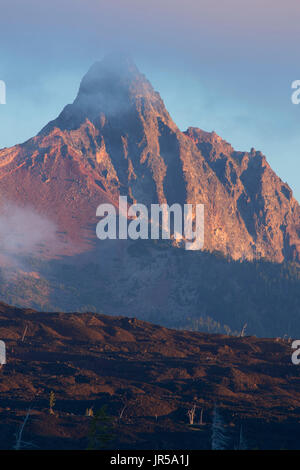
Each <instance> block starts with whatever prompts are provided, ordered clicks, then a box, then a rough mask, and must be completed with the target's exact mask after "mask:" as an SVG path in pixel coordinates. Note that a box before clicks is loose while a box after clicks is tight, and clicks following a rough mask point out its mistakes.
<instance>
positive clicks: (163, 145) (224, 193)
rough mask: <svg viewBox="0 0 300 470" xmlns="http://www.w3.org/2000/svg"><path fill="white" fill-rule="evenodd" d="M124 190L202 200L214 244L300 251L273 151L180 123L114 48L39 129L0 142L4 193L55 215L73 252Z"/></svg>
mask: <svg viewBox="0 0 300 470" xmlns="http://www.w3.org/2000/svg"><path fill="white" fill-rule="evenodd" d="M120 194H121V195H127V196H128V198H129V201H131V202H133V201H137V202H143V203H145V204H150V203H155V202H159V203H162V202H167V203H169V204H172V203H174V202H178V203H181V204H184V203H203V204H204V205H205V245H204V248H205V249H207V250H209V251H214V250H218V251H222V252H223V253H224V254H226V255H229V256H230V257H232V258H234V259H253V258H261V257H265V258H268V259H269V260H271V261H276V262H282V261H283V260H295V261H299V260H300V244H299V243H300V242H299V233H300V217H299V216H300V211H299V205H298V203H297V201H296V200H295V199H294V198H293V195H292V191H291V189H290V188H289V186H288V185H287V184H286V183H283V182H282V181H281V179H280V178H279V177H278V176H277V175H276V174H275V173H274V172H273V171H272V169H271V168H270V166H269V164H268V163H267V161H266V158H265V157H264V156H263V155H262V154H261V153H260V152H256V151H255V150H254V149H252V150H251V151H250V152H249V153H248V152H237V151H235V150H234V149H233V148H232V147H231V145H230V144H228V143H227V142H225V141H224V140H222V139H221V137H219V136H217V135H216V134H215V133H208V132H204V131H202V130H200V129H196V128H189V129H188V130H187V131H186V132H181V131H180V130H179V129H178V127H177V126H176V124H175V123H174V122H173V121H172V119H171V117H170V115H169V113H168V112H167V110H166V108H165V106H164V103H163V101H162V99H161V98H160V96H159V94H158V93H157V92H155V91H154V90H153V88H152V86H151V84H150V83H149V82H148V81H147V79H146V78H145V77H144V76H143V75H142V74H141V73H140V72H139V71H138V70H137V68H136V67H135V65H134V64H133V63H132V62H131V61H130V60H128V59H124V58H123V57H108V58H106V59H104V61H102V62H100V63H96V64H95V65H93V66H92V67H91V69H90V70H89V72H88V73H87V74H86V75H85V77H84V78H83V80H82V82H81V85H80V89H79V92H78V95H77V97H76V99H75V101H74V103H73V104H71V105H67V106H66V107H65V108H64V110H63V111H62V113H61V114H60V115H59V117H58V118H57V119H56V120H54V121H52V122H50V123H49V124H48V125H47V126H46V127H45V128H44V129H43V130H42V131H41V132H40V133H39V135H38V136H36V137H34V138H32V139H30V140H29V141H27V142H25V143H24V144H22V145H18V146H15V147H13V148H10V149H3V150H1V151H0V195H1V201H2V203H4V202H6V201H9V202H14V203H17V204H18V205H21V206H22V205H30V206H32V207H34V208H35V209H36V210H37V211H38V212H40V213H43V214H46V215H47V216H48V217H50V218H51V219H53V220H54V221H55V222H56V223H57V226H58V232H60V236H61V238H62V240H63V241H64V242H65V243H63V244H62V245H61V247H62V248H61V251H62V252H64V253H70V252H74V251H77V252H78V251H84V250H87V249H89V248H90V244H91V243H95V242H96V239H95V226H94V222H95V211H96V207H97V206H98V205H99V204H100V203H102V202H112V203H114V204H117V203H118V196H119V195H120ZM70 241H71V243H70ZM55 254H59V253H55Z"/></svg>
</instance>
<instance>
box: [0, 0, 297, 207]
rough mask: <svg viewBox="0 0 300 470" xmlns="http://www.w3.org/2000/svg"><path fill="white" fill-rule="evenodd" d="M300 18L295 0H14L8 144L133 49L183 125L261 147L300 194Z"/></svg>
mask: <svg viewBox="0 0 300 470" xmlns="http://www.w3.org/2000/svg"><path fill="white" fill-rule="evenodd" d="M274 3H282V5H281V6H279V5H274ZM299 24H300V4H299V3H298V2H296V1H292V0H287V1H285V2H284V4H283V2H271V1H270V0H265V1H262V0H261V1H258V0H253V1H251V2H250V1H248V0H245V1H243V2H241V1H240V0H223V1H222V2H220V0H209V1H208V0H186V1H185V2H182V1H179V0H160V1H158V0H152V1H151V2H145V1H143V0H111V1H110V2H107V1H103V0H61V1H58V0H52V1H51V2H41V1H40V0H39V1H38V0H27V1H26V2H24V1H23V0H9V1H8V0H2V1H1V15H0V80H1V79H2V80H5V81H6V84H7V104H6V105H1V106H0V148H1V147H5V146H11V145H14V144H15V143H19V142H22V141H24V140H26V139H28V138H30V137H31V136H33V135H35V134H36V133H37V132H38V131H39V130H40V129H41V128H42V127H43V126H44V125H45V124H46V123H47V122H48V121H49V120H50V119H53V118H54V117H56V116H57V114H58V113H59V112H60V111H61V109H62V108H63V106H64V105H65V104H67V103H68V102H71V101H73V99H74V97H75V95H76V92H77V89H78V86H79V82H80V80H81V78H82V75H83V74H84V73H85V72H86V71H87V69H88V68H89V67H90V65H91V64H92V63H93V62H94V61H96V60H99V59H101V58H102V57H103V55H104V54H105V53H107V52H110V51H112V50H114V49H115V48H118V49H119V48H122V49H123V50H126V51H128V52H129V53H130V54H131V55H132V56H133V57H134V58H135V60H136V63H137V65H138V66H139V68H140V70H141V71H142V72H144V73H145V74H146V75H147V77H148V78H149V79H150V81H151V82H152V84H153V86H154V87H155V89H156V90H158V91H159V92H160V94H161V96H162V98H163V99H164V101H165V104H166V106H167V108H168V110H169V112H170V114H171V115H172V117H173V119H174V120H175V122H176V123H177V124H178V125H179V127H180V128H181V129H183V130H184V129H186V128H187V127H188V126H198V127H201V128H202V129H205V130H208V131H211V130H215V131H216V132H217V133H218V134H220V135H221V136H222V137H223V138H225V139H226V140H228V141H229V142H230V143H232V145H233V146H234V147H235V148H236V149H238V150H249V149H250V148H251V147H255V148H256V149H258V150H261V151H262V152H264V153H265V154H266V156H267V159H268V161H269V162H270V164H271V165H272V167H273V168H274V170H275V171H276V172H277V173H278V174H279V176H280V177H281V178H282V179H283V180H284V181H286V182H288V184H289V185H290V186H291V188H292V189H293V191H294V194H295V196H296V197H297V199H298V200H300V185H299V179H298V175H299V171H300V162H299V148H300V133H299V130H298V127H299V124H298V123H299V119H300V105H298V106H296V105H293V104H292V103H291V93H292V90H291V83H292V81H293V80H296V79H300V68H299V54H298V49H299V44H300V29H299Z"/></svg>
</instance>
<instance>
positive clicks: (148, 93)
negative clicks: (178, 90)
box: [41, 53, 162, 134]
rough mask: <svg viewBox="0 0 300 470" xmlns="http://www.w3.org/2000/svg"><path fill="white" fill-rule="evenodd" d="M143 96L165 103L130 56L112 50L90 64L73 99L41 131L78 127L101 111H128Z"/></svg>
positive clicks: (109, 113) (110, 114) (113, 113)
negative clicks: (101, 58) (111, 52)
mask: <svg viewBox="0 0 300 470" xmlns="http://www.w3.org/2000/svg"><path fill="white" fill-rule="evenodd" d="M141 99H144V100H145V99H146V100H148V101H150V102H152V103H156V104H157V102H158V101H159V103H160V106H159V107H160V108H161V106H162V101H161V99H160V96H159V94H158V93H156V92H155V91H154V89H153V87H152V85H151V83H150V82H149V81H148V80H147V78H146V77H145V76H144V75H143V74H142V73H141V72H140V71H139V70H138V68H137V66H136V65H135V63H134V61H133V60H132V58H131V57H130V56H127V55H125V54H121V53H113V54H109V55H107V56H106V57H105V58H104V59H103V60H101V61H98V62H95V63H94V64H93V65H92V66H91V67H90V69H89V70H88V72H87V73H86V74H85V75H84V77H83V79H82V80H81V83H80V87H79V91H78V94H77V97H76V98H75V100H74V102H73V103H72V104H69V105H67V106H66V107H65V108H64V109H63V111H62V112H61V114H60V115H59V116H58V118H57V119H55V120H54V121H51V122H50V123H49V124H48V125H47V126H46V127H44V128H43V129H42V131H41V134H45V133H48V132H49V130H50V129H53V128H54V127H59V128H60V129H62V130H65V129H66V130H72V129H76V128H78V127H79V126H80V125H81V123H82V122H84V121H85V120H86V119H89V120H90V121H94V120H95V119H97V118H98V117H99V116H100V115H105V116H106V117H110V118H111V117H115V116H118V117H120V116H122V115H124V114H125V115H127V114H128V113H129V112H130V111H131V110H132V109H134V108H135V105H136V102H137V100H141Z"/></svg>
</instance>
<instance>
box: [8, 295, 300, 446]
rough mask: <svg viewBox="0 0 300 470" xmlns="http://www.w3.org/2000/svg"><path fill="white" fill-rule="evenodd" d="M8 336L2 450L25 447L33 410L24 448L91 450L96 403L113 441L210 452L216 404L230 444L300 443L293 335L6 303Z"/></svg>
mask: <svg viewBox="0 0 300 470" xmlns="http://www.w3.org/2000/svg"><path fill="white" fill-rule="evenodd" d="M0 339H1V340H4V341H5V343H6V346H7V364H6V365H4V366H2V368H1V371H0V417H1V419H0V436H1V437H0V448H1V449H11V448H13V446H15V445H16V434H17V433H18V430H19V427H20V424H21V423H22V422H24V419H25V417H26V414H27V413H28V410H29V417H28V420H27V421H26V424H25V427H24V431H23V434H22V443H21V446H24V447H26V446H27V447H28V444H29V447H33V448H41V449H85V448H87V446H88V436H89V433H90V430H91V426H92V423H93V420H94V418H93V417H92V416H86V414H87V413H86V410H87V409H91V408H92V409H93V413H94V414H95V413H96V412H97V410H99V409H101V408H102V406H103V405H106V406H107V408H106V413H107V414H108V415H109V416H110V417H111V421H110V425H109V427H110V431H111V434H112V436H113V437H112V440H111V441H110V442H109V443H108V444H107V445H108V446H110V447H113V448H118V449H126V448H129V449H147V448H150V449H151V448H154V449H178V448H181V449H204V448H207V449H209V448H211V446H212V436H213V435H214V434H213V429H214V427H213V425H212V422H213V419H214V418H213V415H214V410H215V414H216V413H217V414H218V417H219V418H218V419H219V422H220V420H221V422H222V428H223V433H225V435H226V436H227V444H226V445H227V447H229V448H234V447H239V446H243V447H242V448H245V447H247V448H250V449H262V448H277V449H289V448H300V441H299V431H300V376H299V371H300V369H299V367H300V366H295V365H293V364H292V362H291V344H290V342H289V341H288V340H285V339H261V338H256V337H233V336H225V335H209V334H204V333H193V332H187V331H175V330H170V329H167V328H163V327H159V326H156V325H152V324H150V323H146V322H143V321H140V320H136V319H134V318H126V317H109V316H105V315H97V314H92V313H85V314H76V313H74V314H65V313H38V312H35V311H33V310H21V309H17V308H12V307H8V306H7V305H5V304H1V305H0ZM51 391H53V392H54V396H55V403H54V405H53V413H52V414H51V413H50V400H49V396H50V393H51ZM194 405H195V406H196V412H195V421H194V425H189V419H188V415H187V412H188V411H189V410H191V409H192V408H193V406H194ZM201 414H202V419H201ZM199 421H200V422H201V421H202V422H201V424H199ZM241 435H242V439H241ZM241 440H242V443H241Z"/></svg>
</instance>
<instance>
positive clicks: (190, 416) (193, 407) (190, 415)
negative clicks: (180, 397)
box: [187, 405, 196, 424]
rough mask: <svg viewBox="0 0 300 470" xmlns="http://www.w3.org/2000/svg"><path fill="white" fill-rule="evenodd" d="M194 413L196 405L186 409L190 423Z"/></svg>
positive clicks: (192, 422) (192, 421) (192, 420)
mask: <svg viewBox="0 0 300 470" xmlns="http://www.w3.org/2000/svg"><path fill="white" fill-rule="evenodd" d="M195 414H196V405H193V406H192V408H191V409H190V410H188V412H187V415H188V417H189V422H190V424H194V419H195Z"/></svg>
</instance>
